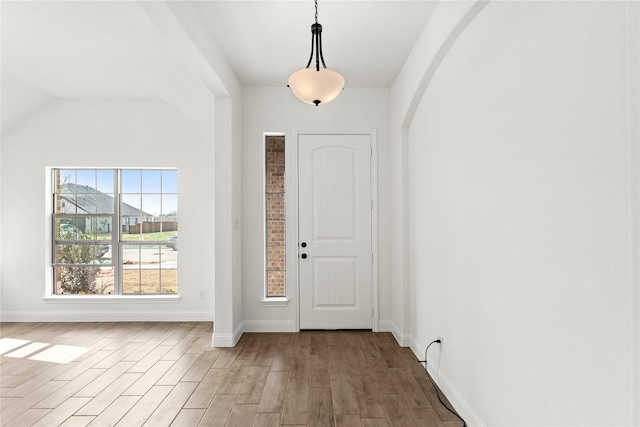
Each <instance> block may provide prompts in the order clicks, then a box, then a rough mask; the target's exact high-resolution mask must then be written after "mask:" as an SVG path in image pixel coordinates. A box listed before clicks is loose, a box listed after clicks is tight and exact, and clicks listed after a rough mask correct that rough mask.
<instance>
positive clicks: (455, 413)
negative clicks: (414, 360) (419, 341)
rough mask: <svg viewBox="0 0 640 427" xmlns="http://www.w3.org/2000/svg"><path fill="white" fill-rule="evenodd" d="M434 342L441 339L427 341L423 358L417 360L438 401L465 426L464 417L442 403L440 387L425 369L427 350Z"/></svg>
mask: <svg viewBox="0 0 640 427" xmlns="http://www.w3.org/2000/svg"><path fill="white" fill-rule="evenodd" d="M435 343H442V341H440V340H434V341H431V342H430V343H429V345H428V346H427V348H426V349H425V351H424V360H418V362H420V363H424V370H425V371H427V378H429V381H431V385H432V386H433V388H434V389H435V391H436V395H437V396H438V400H439V401H440V403H441V404H442V406H444V407H445V409H446V410H447V411H449V412H451V413H452V414H453V415H455V416H456V417H458V419H459V420H460V421H462V427H467V422H466V421H465V420H464V418H462V417H461V416H460V415H458V413H457V412H456V411H454V410H453V409H451V408H449V406H447V404H446V403H444V401H443V400H442V398H441V397H440V389H439V388H438V386H436V384H435V383H434V382H433V379H431V375H429V370H428V369H427V352H428V351H429V347H431V345H432V344H435Z"/></svg>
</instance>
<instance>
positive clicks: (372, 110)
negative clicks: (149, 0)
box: [241, 86, 391, 331]
mask: <svg viewBox="0 0 640 427" xmlns="http://www.w3.org/2000/svg"><path fill="white" fill-rule="evenodd" d="M242 105H243V114H242V122H243V133H242V220H241V223H242V270H243V275H242V279H243V307H244V310H243V314H244V330H246V331H261V330H265V331H267V330H268V331H275V330H281V331H291V330H294V329H295V325H296V322H297V312H296V306H297V294H296V289H295V287H296V283H295V278H294V280H290V277H288V278H287V279H288V283H287V296H288V297H289V298H290V302H289V304H288V305H287V306H286V307H264V306H263V305H262V304H261V300H262V299H263V297H264V279H263V277H264V235H263V233H264V231H263V230H264V218H263V209H264V208H263V204H262V203H263V202H262V200H263V161H264V160H263V150H264V148H263V141H264V136H263V134H264V132H280V133H284V134H285V143H286V144H295V140H294V132H295V131H310V130H311V131H327V130H336V131H350V130H357V131H372V130H376V131H377V136H378V223H379V224H378V234H379V269H378V270H379V298H380V307H379V308H380V309H379V319H380V322H379V323H380V328H381V329H382V330H389V327H390V319H391V304H390V301H391V288H390V268H391V267H390V261H389V259H390V253H389V249H390V239H391V236H390V226H389V222H390V206H389V205H390V203H389V202H390V186H389V118H388V117H389V91H388V90H387V89H359V88H346V89H345V90H344V91H343V93H342V94H341V95H340V96H339V97H338V98H337V99H336V100H334V101H333V102H331V103H329V104H327V105H323V106H320V107H315V106H310V105H306V104H304V103H302V102H300V101H299V100H297V99H296V98H295V97H294V96H293V94H291V92H290V91H289V89H288V88H287V87H286V86H283V87H278V88H254V87H250V88H244V89H243V98H242ZM292 163H294V164H295V160H292V159H288V165H289V168H290V169H291V164H292ZM288 200H289V199H288ZM287 210H288V212H287V215H288V217H287V220H288V221H289V222H290V221H295V207H294V206H290V205H289V206H287ZM293 228H294V230H295V227H293ZM290 234H291V233H289V235H288V236H287V239H288V243H289V245H291V244H293V247H295V245H296V241H295V236H292V235H290ZM289 239H291V240H289ZM290 247H291V246H288V250H289V254H288V256H287V262H288V265H289V266H292V265H293V264H294V263H295V262H296V259H297V258H296V254H293V253H291V250H290ZM290 255H293V257H291V256H290ZM289 269H291V267H289Z"/></svg>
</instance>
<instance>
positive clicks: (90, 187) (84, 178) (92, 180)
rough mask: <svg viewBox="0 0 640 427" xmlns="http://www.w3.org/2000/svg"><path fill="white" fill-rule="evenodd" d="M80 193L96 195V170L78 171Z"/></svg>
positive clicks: (78, 189)
mask: <svg viewBox="0 0 640 427" xmlns="http://www.w3.org/2000/svg"><path fill="white" fill-rule="evenodd" d="M76 176H77V180H78V181H77V186H76V191H77V192H78V193H95V192H96V171H95V169H78V171H77V175H76Z"/></svg>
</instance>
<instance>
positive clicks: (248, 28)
mask: <svg viewBox="0 0 640 427" xmlns="http://www.w3.org/2000/svg"><path fill="white" fill-rule="evenodd" d="M141 3H142V2H141ZM167 3H168V4H169V5H170V8H171V10H174V11H176V12H178V13H180V12H184V11H185V10H186V9H188V10H189V12H190V14H189V15H188V16H192V17H193V18H192V19H197V20H199V22H197V24H198V25H200V26H202V27H203V28H205V29H206V30H207V31H208V32H210V37H211V39H212V40H213V41H214V42H215V43H216V44H217V45H218V46H219V48H220V49H221V51H222V52H223V54H224V56H225V57H226V58H227V60H228V62H229V65H230V66H231V68H232V69H233V71H234V72H235V74H236V77H237V78H238V80H239V82H240V83H241V84H242V85H243V86H282V87H283V88H285V87H286V81H287V77H288V75H289V74H290V73H291V72H293V71H295V70H296V69H299V68H303V67H304V66H305V65H306V62H307V60H308V57H309V53H310V41H311V32H310V25H311V24H312V23H313V22H314V14H315V8H314V3H313V1H310V0H293V1H269V0H262V1H243V0H235V1H216V0H201V1H171V2H167ZM436 4H437V2H435V1H425V0H414V1H393V0H392V1H362V0H358V1H345V0H320V2H319V8H318V20H319V22H320V23H321V24H322V25H323V27H324V30H323V50H324V56H325V60H326V62H327V66H328V67H330V68H333V69H336V70H338V71H340V72H341V73H342V74H344V76H345V78H346V81H347V83H346V85H347V86H350V87H374V88H375V87H389V86H390V85H391V84H392V82H393V80H394V78H395V76H396V75H397V73H398V72H399V70H400V68H401V67H402V65H403V63H404V61H405V59H406V57H407V56H408V54H409V52H410V50H411V48H412V47H413V45H414V43H415V41H416V39H417V38H418V36H419V35H420V33H421V31H422V29H423V28H424V26H425V25H426V23H427V21H428V20H429V17H430V16H431V14H432V12H433V10H434V8H435V6H436ZM0 7H1V9H0V11H1V19H2V21H1V43H2V44H1V52H2V62H1V67H2V82H1V84H2V86H1V87H0V89H1V94H2V118H3V120H2V122H3V123H2V131H3V132H4V131H5V130H7V129H8V128H9V127H11V125H12V124H14V123H16V122H18V121H19V120H20V119H21V118H23V116H24V115H25V114H26V115H28V114H30V113H31V112H33V111H35V110H37V109H38V108H40V107H41V106H42V105H44V104H46V103H47V102H49V101H50V100H53V99H56V98H96V97H97V98H100V97H117V98H155V97H161V98H165V99H167V100H168V101H169V102H172V103H173V102H177V103H181V102H196V103H199V104H202V103H204V102H206V100H205V99H204V98H203V95H202V93H203V92H206V87H205V85H204V83H203V82H202V80H201V79H200V78H199V76H197V75H196V74H195V73H194V71H193V70H192V69H191V68H190V66H189V62H188V60H185V57H184V55H183V52H180V51H178V50H177V49H176V47H175V45H173V44H172V43H171V40H167V39H166V37H165V36H164V35H163V33H162V31H161V30H160V29H159V28H157V27H156V25H155V24H154V23H153V22H152V21H151V20H150V19H149V17H148V16H147V14H146V13H145V12H144V10H143V8H142V7H141V5H140V4H138V3H137V2H133V1H28V0H27V1H19V2H18V1H2V2H0ZM183 16H184V14H183ZM194 24H196V23H195V22H194ZM182 25H187V26H188V25H189V23H188V22H186V23H185V22H184V20H183V21H182ZM176 87H177V88H179V92H180V97H181V98H182V99H178V100H177V99H176V93H175V92H176ZM27 92H28V93H29V94H30V95H29V96H27ZM168 93H172V95H171V96H167V95H166V94H168ZM194 100H195V101H194ZM25 104H32V105H25ZM182 109H183V110H189V109H190V108H189V106H186V105H183V106H182ZM191 110H194V111H195V110H196V109H195V108H192V109H191ZM5 117H6V119H5Z"/></svg>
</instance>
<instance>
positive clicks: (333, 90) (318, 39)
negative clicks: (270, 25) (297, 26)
mask: <svg viewBox="0 0 640 427" xmlns="http://www.w3.org/2000/svg"><path fill="white" fill-rule="evenodd" d="M315 6H316V16H315V17H316V22H315V23H313V24H311V55H310V56H309V62H307V66H306V68H303V69H301V70H298V71H296V72H294V73H292V74H291V75H290V76H289V85H288V86H289V88H290V89H291V91H292V92H293V94H294V95H295V96H296V97H297V98H298V99H300V100H301V101H302V102H305V103H307V104H315V105H316V106H318V105H320V104H326V103H327V102H331V101H333V100H334V99H335V98H336V97H337V96H338V95H340V92H342V89H343V88H344V77H342V75H341V74H340V73H338V72H337V71H333V70H330V69H328V68H327V66H326V64H325V62H324V56H323V54H322V25H320V24H319V23H318V0H315ZM314 55H315V59H316V64H315V65H316V66H315V68H309V67H310V66H311V62H312V61H313V58H314ZM320 64H322V68H320Z"/></svg>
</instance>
